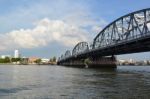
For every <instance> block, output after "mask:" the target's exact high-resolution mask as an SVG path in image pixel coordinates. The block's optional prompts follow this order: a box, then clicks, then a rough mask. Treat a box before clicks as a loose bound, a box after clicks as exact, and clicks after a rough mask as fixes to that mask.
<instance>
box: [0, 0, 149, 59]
mask: <svg viewBox="0 0 150 99" xmlns="http://www.w3.org/2000/svg"><path fill="white" fill-rule="evenodd" d="M110 2H111V3H110ZM149 3H150V1H149V0H144V1H143V0H138V1H137V0H132V1H131V0H125V1H120V0H112V1H110V0H38V1H37V0H19V1H14V0H1V1H0V8H1V9H0V12H1V13H0V22H1V23H0V42H1V44H0V54H1V55H5V54H6V55H7V54H9V55H13V54H12V53H13V52H14V50H15V49H18V50H19V51H20V52H21V53H22V54H23V56H27V57H29V56H37V57H46V58H50V57H53V56H56V57H59V56H60V55H61V54H63V53H64V52H65V51H66V50H67V49H70V50H72V49H73V47H74V46H75V45H76V44H77V43H78V42H80V41H87V42H90V43H91V42H92V40H93V39H94V37H95V36H96V35H97V34H98V33H99V32H100V31H101V29H103V28H104V27H105V26H106V25H107V24H109V23H110V22H112V21H114V20H115V19H117V18H119V17H121V16H123V15H125V14H128V13H130V12H133V11H136V10H140V9H144V8H150V6H149ZM118 58H119V59H130V58H132V59H137V60H142V59H143V60H144V59H150V52H145V53H138V54H130V55H121V56H120V55H119V56H118Z"/></svg>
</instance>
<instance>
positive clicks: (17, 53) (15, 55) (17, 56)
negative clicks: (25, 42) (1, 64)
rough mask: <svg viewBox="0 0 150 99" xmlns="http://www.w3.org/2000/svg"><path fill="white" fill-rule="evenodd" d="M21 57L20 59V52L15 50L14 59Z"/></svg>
mask: <svg viewBox="0 0 150 99" xmlns="http://www.w3.org/2000/svg"><path fill="white" fill-rule="evenodd" d="M19 57H20V54H19V50H15V52H14V58H19Z"/></svg>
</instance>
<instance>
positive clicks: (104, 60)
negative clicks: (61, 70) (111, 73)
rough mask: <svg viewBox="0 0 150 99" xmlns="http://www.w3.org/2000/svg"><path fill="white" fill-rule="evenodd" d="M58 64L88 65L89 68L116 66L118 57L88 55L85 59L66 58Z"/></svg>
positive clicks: (71, 65)
mask: <svg viewBox="0 0 150 99" xmlns="http://www.w3.org/2000/svg"><path fill="white" fill-rule="evenodd" d="M58 65H62V66H70V67H83V68H84V67H88V68H116V67H117V65H116V57H115V56H114V55H112V56H107V57H106V56H105V57H104V56H103V57H88V58H85V59H80V58H79V59H78V58H76V59H70V60H65V61H62V62H60V63H58Z"/></svg>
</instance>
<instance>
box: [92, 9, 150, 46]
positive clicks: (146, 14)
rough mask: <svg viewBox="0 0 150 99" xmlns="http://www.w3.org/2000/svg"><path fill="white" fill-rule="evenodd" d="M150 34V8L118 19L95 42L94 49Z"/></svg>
mask: <svg viewBox="0 0 150 99" xmlns="http://www.w3.org/2000/svg"><path fill="white" fill-rule="evenodd" d="M149 32H150V8H149V9H143V10H140V11H136V12H133V13H130V14H127V15H125V16H122V17H120V18H118V19H117V20H115V21H113V22H112V23H110V24H109V25H107V26H106V27H105V28H104V29H103V30H102V31H101V32H100V33H99V34H98V35H97V36H96V37H95V38H94V41H93V48H92V49H97V48H103V47H107V46H111V45H115V44H118V43H121V42H126V41H128V40H131V39H137V38H139V37H141V36H145V35H146V34H147V33H149Z"/></svg>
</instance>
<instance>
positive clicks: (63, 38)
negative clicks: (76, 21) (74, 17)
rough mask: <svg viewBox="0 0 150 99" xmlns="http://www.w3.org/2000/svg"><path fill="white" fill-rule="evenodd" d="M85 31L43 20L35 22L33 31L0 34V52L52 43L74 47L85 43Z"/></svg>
mask: <svg viewBox="0 0 150 99" xmlns="http://www.w3.org/2000/svg"><path fill="white" fill-rule="evenodd" d="M86 33H87V32H86V31H85V30H84V29H82V28H79V27H77V26H74V25H70V24H67V23H65V22H64V21H62V20H49V19H48V18H44V19H42V20H40V21H39V22H37V24H36V26H35V27H34V28H33V29H20V30H14V31H11V32H8V33H5V34H1V36H0V41H1V42H2V43H1V44H0V45H1V46H0V50H4V49H6V48H10V47H12V45H15V47H18V48H35V47H41V46H47V45H49V44H53V43H54V42H57V43H60V44H62V45H64V46H74V45H75V44H76V43H78V42H79V41H87V39H88V37H87V36H86Z"/></svg>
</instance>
